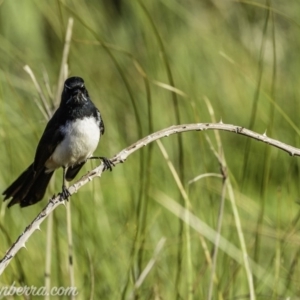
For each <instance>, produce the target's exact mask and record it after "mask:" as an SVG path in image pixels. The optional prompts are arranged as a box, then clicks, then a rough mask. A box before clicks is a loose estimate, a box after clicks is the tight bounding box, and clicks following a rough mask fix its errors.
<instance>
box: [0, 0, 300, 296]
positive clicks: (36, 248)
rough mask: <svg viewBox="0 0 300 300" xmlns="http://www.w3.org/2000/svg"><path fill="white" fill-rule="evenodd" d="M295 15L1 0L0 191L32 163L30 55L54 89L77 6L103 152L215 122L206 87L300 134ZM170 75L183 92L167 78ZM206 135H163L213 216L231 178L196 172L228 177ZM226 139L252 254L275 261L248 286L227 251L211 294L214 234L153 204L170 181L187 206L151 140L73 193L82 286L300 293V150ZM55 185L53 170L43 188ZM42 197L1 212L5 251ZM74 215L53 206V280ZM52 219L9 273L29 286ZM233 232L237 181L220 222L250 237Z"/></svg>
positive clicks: (227, 7)
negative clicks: (293, 152) (296, 153)
mask: <svg viewBox="0 0 300 300" xmlns="http://www.w3.org/2000/svg"><path fill="white" fill-rule="evenodd" d="M299 13H300V5H299V2H298V1H294V0H292V1H289V3H288V4H287V3H284V2H280V1H271V0H266V1H259V0H258V1H228V0H226V1H224V0H203V1H197V0H188V1H179V0H178V1H171V0H164V1H160V0H145V1H142V0H141V1H137V0H136V1H125V0H124V1H117V0H116V1H104V0H102V1H92V0H90V1H75V0H74V1H71V0H68V1H67V0H66V1H38V0H34V1H29V0H25V1H5V0H4V1H1V3H0V51H1V52H0V53H1V55H0V79H1V80H0V137H1V143H0V165H1V170H2V172H1V175H0V190H1V191H3V190H4V189H5V188H6V187H7V185H8V184H10V183H11V181H12V180H14V179H15V178H16V177H17V176H18V175H19V174H20V172H22V171H23V170H24V169H25V168H26V167H27V166H28V165H29V164H30V163H31V162H32V159H33V157H34V153H35V149H36V146H37V143H38V140H39V138H40V136H41V134H42V131H43V129H44V127H45V124H46V121H45V118H44V117H43V115H42V113H41V111H40V110H39V108H38V107H37V105H36V104H35V101H34V99H38V98H39V95H38V93H37V91H36V89H35V87H34V84H33V83H32V81H31V79H30V77H29V75H28V74H27V73H26V72H25V71H24V70H23V67H24V66H25V65H29V66H30V67H31V69H32V70H33V72H34V74H35V76H36V78H37V80H38V82H39V83H40V84H41V86H42V88H43V90H44V92H45V94H46V95H47V98H49V99H53V95H55V94H56V86H57V81H58V74H59V70H60V64H61V59H62V52H63V47H64V38H65V33H66V27H67V23H68V19H69V18H70V17H73V18H74V26H73V33H72V42H71V47H70V54H69V57H68V67H69V71H70V75H78V76H81V77H83V78H84V79H85V82H86V86H87V88H88V90H89V93H90V95H91V97H92V99H93V101H94V103H95V104H96V105H97V107H98V108H99V109H100V111H101V113H102V116H103V119H104V122H105V126H106V132H105V135H104V136H103V137H102V140H101V142H100V145H99V147H98V149H97V152H96V153H95V155H104V156H108V157H112V156H113V155H114V154H116V153H117V152H119V151H120V150H121V149H123V148H125V147H127V146H129V145H130V144H132V143H134V142H135V141H136V140H138V139H139V138H141V137H143V136H146V135H147V134H149V133H150V132H153V131H156V130H160V129H162V128H165V127H168V126H170V125H173V124H177V123H178V122H179V121H180V123H194V122H210V121H211V120H212V118H211V114H210V113H209V111H208V108H207V105H206V102H205V100H204V99H207V100H208V101H209V102H210V103H211V105H212V107H213V110H214V113H215V117H216V119H217V121H219V120H222V121H223V122H224V123H231V124H236V125H239V126H244V127H246V128H249V129H252V130H254V131H256V132H259V133H263V132H265V131H266V132H267V135H270V136H272V137H273V138H275V139H278V140H280V141H283V142H285V143H287V144H291V145H294V146H296V147H299V146H300V140H299V132H300V131H299V125H298V124H299V117H298V115H299V99H300V95H299V93H300V92H299V89H298V83H299V70H300V56H299V49H300V40H299V27H300V23H299V22H298V16H299ZM137 65H139V66H140V67H139V68H137ZM141 69H142V70H143V72H145V75H146V76H143V72H142V71H141ZM47 77H48V78H49V85H50V88H51V92H48V91H47V88H46V86H45V82H47V80H45V78H47ZM155 82H160V83H164V84H165V86H162V85H158V84H155ZM172 85H174V87H175V88H176V89H178V90H179V91H180V92H177V93H174V92H172V91H170V86H172ZM176 109H177V110H176ZM178 119H179V121H178ZM205 136H207V137H209V138H210V139H211V140H212V143H213V145H214V146H215V147H217V142H216V140H215V134H214V133H213V132H207V133H204V132H200V133H199V132H191V133H185V134H183V135H181V138H178V137H177V136H171V137H168V138H165V139H163V140H162V143H163V145H164V147H165V149H166V151H167V153H168V156H169V158H170V161H171V163H172V164H173V165H174V167H175V170H176V171H177V173H178V174H179V176H180V178H181V181H182V185H183V188H184V190H185V191H186V193H187V195H188V197H189V200H190V202H191V206H192V207H191V208H190V209H191V211H192V212H193V214H195V216H197V217H198V218H199V219H201V220H202V221H203V222H205V223H206V224H207V225H208V226H210V227H211V228H213V229H216V228H217V222H218V220H220V215H219V208H220V203H221V201H222V186H223V183H222V179H220V178H216V177H205V178H203V179H201V180H198V181H196V182H194V183H192V184H188V182H189V181H190V180H192V179H193V178H195V177H197V176H199V175H201V174H207V173H219V174H220V166H219V162H218V160H217V159H216V157H215V156H214V154H213V152H212V151H211V149H210V146H209V144H208V143H207V141H206V139H205ZM220 136H221V143H222V150H223V152H224V157H225V159H226V162H227V167H228V173H229V176H230V180H231V183H232V186H233V190H234V195H235V200H236V204H237V207H238V212H239V216H240V219H241V230H242V232H243V235H244V239H245V243H246V247H247V253H248V255H249V257H250V258H251V259H253V260H254V261H255V262H256V263H257V264H258V265H259V266H260V267H261V268H263V270H264V272H265V273H264V276H263V277H262V278H257V277H256V276H255V275H253V280H254V283H253V288H254V293H253V290H252V292H251V284H250V285H249V278H248V279H247V275H246V272H245V268H244V266H243V264H240V263H238V262H236V261H235V260H234V258H232V257H230V256H229V255H227V254H226V253H224V252H223V251H222V250H219V252H218V256H217V260H216V270H215V272H216V273H215V278H214V280H213V283H212V287H213V288H212V291H211V292H209V286H210V285H211V282H212V281H211V270H212V263H211V259H212V255H213V251H214V247H215V245H216V244H215V243H212V242H210V241H208V240H206V239H205V238H203V236H202V235H201V234H200V233H199V232H198V231H197V230H194V229H193V228H192V227H190V226H186V225H184V223H183V222H182V221H181V220H180V219H179V218H178V217H177V216H175V215H174V214H172V213H171V212H170V210H169V209H168V208H166V207H164V206H162V205H161V204H160V202H157V201H160V199H159V198H160V197H163V196H162V195H163V194H164V195H165V197H169V198H171V199H173V200H174V201H176V202H177V203H180V204H181V205H183V206H184V202H183V199H182V196H181V194H180V191H179V188H178V185H177V184H176V182H175V180H174V178H173V175H172V174H171V172H170V169H169V167H168V165H167V162H166V159H164V158H163V156H162V153H161V151H160V149H159V147H158V146H157V144H153V145H151V146H150V147H146V148H144V149H142V151H139V152H137V153H135V154H134V155H132V156H131V157H129V159H128V160H127V161H126V163H124V164H123V165H118V166H117V167H116V168H115V169H114V170H113V172H112V173H108V172H107V173H105V174H103V176H102V178H101V180H94V181H93V182H91V183H90V184H88V185H87V186H85V187H84V188H82V189H81V190H80V192H79V193H78V194H76V195H74V196H72V199H71V201H70V203H71V211H72V232H73V253H74V276H75V286H76V287H77V288H78V290H79V296H78V299H130V297H131V296H132V298H134V299H209V298H211V299H248V298H249V299H251V298H252V299H254V298H253V297H254V296H253V295H255V296H256V298H257V299H283V298H287V297H288V296H290V297H291V299H297V298H298V297H300V288H299V277H300V270H299V264H298V259H299V244H300V239H299V216H300V215H299V205H298V204H297V202H299V183H300V180H299V179H300V176H299V162H298V159H297V158H294V157H289V156H288V155H287V154H286V153H283V152H282V151H279V150H278V149H274V148H272V149H271V148H270V147H267V146H266V145H264V144H262V143H257V142H256V141H249V140H247V139H246V138H244V137H240V136H236V135H234V134H230V133H223V132H222V133H220ZM93 166H96V162H93V163H91V162H89V163H88V164H87V166H86V167H85V169H84V171H82V172H81V174H84V172H86V171H87V170H90V169H91V168H92V167H93ZM60 189H61V172H57V175H56V176H55V182H54V183H53V184H52V185H51V186H50V187H49V188H48V193H47V197H48V198H49V197H50V196H51V195H53V194H54V193H57V192H59V191H60ZM47 197H45V198H46V199H47ZM46 199H45V200H44V201H43V202H41V203H38V204H37V205H35V206H32V207H30V208H26V209H23V210H21V209H19V208H18V207H13V208H12V209H10V210H7V209H6V203H2V206H1V212H0V213H1V215H0V226H1V230H0V246H1V247H0V254H1V257H2V256H4V254H5V252H6V250H7V249H8V248H9V247H10V245H11V244H12V242H13V241H15V240H16V238H17V237H18V236H19V234H20V233H21V232H22V231H23V230H24V228H25V227H26V226H27V225H28V224H29V223H30V222H31V221H32V220H33V218H34V217H35V216H36V215H37V214H38V212H40V210H41V209H42V208H43V207H44V206H45V203H46V201H47V200H46ZM66 226H67V222H66V210H65V208H64V207H63V206H61V207H59V208H58V209H57V210H56V211H55V213H54V215H53V239H52V247H51V255H52V257H51V286H69V285H70V281H69V271H68V244H67V229H66ZM46 228H47V225H46V222H45V223H44V224H43V225H42V227H41V232H35V233H34V235H33V236H32V237H31V238H30V240H29V242H28V243H27V245H26V246H27V250H25V249H22V250H21V251H20V252H19V253H18V254H17V256H16V258H15V259H13V261H12V262H11V264H10V265H9V266H8V267H7V269H6V270H5V272H4V274H3V275H2V277H1V281H0V282H1V286H6V285H10V284H12V282H13V281H16V283H17V285H20V286H23V285H24V284H27V285H35V286H43V285H44V284H45V283H44V282H45V278H44V273H45V260H46V248H47V245H46ZM237 230H238V228H237V223H236V219H235V218H233V212H232V205H231V202H230V201H229V196H228V193H227V194H226V199H225V205H224V211H223V220H222V228H221V234H222V236H223V237H225V238H226V239H227V240H229V241H230V243H232V244H233V245H235V246H236V247H237V248H239V249H240V248H241V245H240V241H239V238H238V233H237ZM162 237H165V238H166V242H165V244H164V245H163V246H162V248H161V251H160V252H159V253H158V255H157V259H156V261H155V264H154V265H153V266H152V268H151V271H150V272H149V274H148V276H147V277H146V278H145V280H144V281H143V283H142V284H141V286H139V287H138V288H136V289H135V287H134V286H135V283H136V282H137V280H138V278H139V277H140V275H141V274H142V272H143V270H144V269H145V268H146V266H147V264H148V262H149V261H150V260H151V258H153V255H154V254H153V253H154V251H155V249H156V247H157V244H158V243H159V241H160V240H161V238H162ZM206 247H207V248H206ZM267 279H270V280H271V282H272V284H268V283H267V282H266V281H267ZM251 293H252V294H251Z"/></svg>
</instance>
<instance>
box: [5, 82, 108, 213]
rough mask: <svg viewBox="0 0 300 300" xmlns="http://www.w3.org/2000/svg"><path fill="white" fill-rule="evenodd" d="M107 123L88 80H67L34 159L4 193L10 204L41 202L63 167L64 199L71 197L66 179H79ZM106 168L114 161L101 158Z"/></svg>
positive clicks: (23, 204)
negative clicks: (87, 83)
mask: <svg viewBox="0 0 300 300" xmlns="http://www.w3.org/2000/svg"><path fill="white" fill-rule="evenodd" d="M103 133H104V123H103V120H102V117H101V115H100V112H99V110H98V109H97V108H96V107H95V105H94V103H93V102H92V100H91V99H90V97H89V94H88V91H87V90H86V88H85V85H84V81H83V79H82V78H80V77H70V78H68V79H67V80H66V81H65V84H64V89H63V92H62V95H61V102H60V106H59V108H58V109H57V110H56V112H55V113H54V115H53V116H52V118H51V119H50V121H49V122H48V124H47V126H46V128H45V131H44V133H43V135H42V137H41V139H40V142H39V144H38V146H37V149H36V153H35V158H34V162H33V163H32V164H31V165H30V166H29V167H28V168H27V169H26V170H25V171H24V172H23V173H22V174H21V175H20V176H19V177H18V178H17V179H16V180H15V181H14V182H13V183H12V184H11V185H10V186H9V187H8V188H7V189H6V190H5V191H4V192H3V195H4V196H5V198H4V200H7V199H9V198H12V199H11V201H10V202H9V204H8V207H10V206H12V205H14V204H17V203H20V206H21V207H25V206H29V205H32V204H35V203H36V202H38V201H40V200H41V199H42V198H43V197H44V195H45V191H46V188H47V186H48V183H49V181H50V179H51V176H52V174H53V172H54V171H55V169H58V168H59V167H62V168H63V185H62V194H61V196H62V198H63V199H65V198H68V196H69V195H68V192H67V189H66V186H65V180H67V181H70V180H72V179H74V178H75V176H76V175H77V173H78V172H79V170H80V169H81V167H82V166H83V165H84V164H85V162H86V161H87V159H89V158H94V157H92V154H93V152H94V151H95V149H96V148H97V145H98V142H99V140H100V136H101V135H102V134H103ZM100 158H101V159H102V160H103V162H104V165H105V168H106V169H110V170H111V169H112V166H113V163H112V162H111V161H110V160H108V159H107V158H105V157H100Z"/></svg>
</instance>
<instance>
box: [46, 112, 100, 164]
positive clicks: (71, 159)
mask: <svg viewBox="0 0 300 300" xmlns="http://www.w3.org/2000/svg"><path fill="white" fill-rule="evenodd" d="M61 130H62V132H63V134H64V136H65V137H64V139H63V141H62V142H61V143H60V144H59V145H58V146H57V147H56V149H55V150H54V152H53V154H52V156H51V157H50V158H49V159H48V161H47V162H46V164H45V165H46V167H47V168H48V169H51V170H54V169H56V168H59V167H62V166H65V167H70V166H73V165H76V164H78V163H80V162H83V161H85V160H86V159H87V158H89V157H91V156H92V154H93V152H94V151H95V150H96V148H97V146H98V143H99V140H100V128H99V126H98V124H97V122H96V120H95V118H94V117H88V118H87V117H86V118H83V119H78V120H76V121H71V122H67V124H66V125H65V126H64V127H63V128H62V129H61Z"/></svg>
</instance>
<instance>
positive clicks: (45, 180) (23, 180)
mask: <svg viewBox="0 0 300 300" xmlns="http://www.w3.org/2000/svg"><path fill="white" fill-rule="evenodd" d="M45 170H46V169H45V168H43V169H41V170H39V171H38V172H35V171H34V169H33V164H31V165H30V166H29V167H28V168H27V169H26V170H25V171H24V172H23V173H22V174H21V175H20V176H19V177H18V178H17V179H16V180H15V181H14V182H13V183H12V184H11V185H10V186H9V187H8V188H7V189H6V190H5V191H4V192H3V194H2V195H4V196H5V197H4V201H5V200H7V199H9V198H12V199H11V201H10V202H9V203H8V207H11V206H12V205H14V204H17V203H20V206H21V207H25V206H29V205H32V204H35V203H36V202H38V201H40V200H42V198H43V197H44V195H45V192H46V188H47V186H48V184H49V181H50V179H51V177H52V174H53V172H50V173H45Z"/></svg>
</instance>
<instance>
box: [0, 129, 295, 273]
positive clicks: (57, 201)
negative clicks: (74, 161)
mask: <svg viewBox="0 0 300 300" xmlns="http://www.w3.org/2000/svg"><path fill="white" fill-rule="evenodd" d="M202 130H224V131H229V132H233V133H237V134H240V135H244V136H247V137H249V138H253V139H256V140H258V141H261V142H264V143H267V144H269V145H271V146H273V147H276V148H279V149H280V150H283V151H285V152H287V153H289V154H290V155H291V156H300V149H298V148H295V147H293V146H290V145H287V144H284V143H282V142H280V141H277V140H275V139H271V138H269V137H267V136H266V135H265V134H259V133H256V132H254V131H251V130H249V129H246V128H244V127H240V126H236V125H231V124H223V123H198V124H183V125H176V126H171V127H168V128H166V129H163V130H160V131H157V132H155V133H152V134H150V135H148V136H146V137H144V138H143V139H141V140H139V141H137V142H136V143H134V144H132V145H131V146H129V147H127V148H126V149H124V150H122V151H121V152H119V153H118V154H116V155H115V156H114V157H113V158H112V159H111V161H112V162H113V163H114V164H115V165H117V164H119V163H123V162H124V161H125V160H126V159H127V157H128V156H129V155H131V154H132V153H133V152H135V151H137V150H138V149H140V148H142V147H144V146H147V145H148V144H150V143H152V142H153V141H156V140H158V139H161V138H163V137H168V136H169V135H172V134H175V133H182V132H186V131H202ZM103 167H104V165H103V163H101V164H100V165H99V166H98V167H96V168H95V169H93V170H92V171H90V172H89V173H87V174H86V175H85V176H83V177H82V178H81V179H80V180H78V181H77V182H76V183H74V184H73V185H71V186H70V187H69V189H68V191H69V193H70V195H72V194H74V193H76V192H77V191H78V190H79V189H80V188H81V187H82V186H84V185H85V184H87V183H88V182H89V181H91V180H93V179H94V178H95V177H100V176H101V174H102V172H103ZM61 204H64V201H61V198H60V195H58V196H54V197H53V198H52V199H51V200H50V201H49V203H48V204H47V205H46V207H45V208H44V209H43V210H42V211H41V212H40V213H39V214H38V216H37V217H36V218H35V219H34V220H33V221H32V222H31V224H29V225H28V226H27V227H26V228H25V230H24V232H23V233H22V234H21V235H20V236H19V237H18V239H17V240H16V242H15V243H14V244H13V245H12V246H11V247H10V248H9V249H8V250H7V252H6V254H5V256H4V257H3V258H2V259H1V260H0V275H1V274H2V273H3V271H4V269H5V268H6V267H7V265H8V264H9V263H10V261H11V260H12V258H13V257H14V256H15V255H16V253H17V252H18V251H19V250H20V249H21V248H22V247H25V243H26V242H27V240H28V239H29V237H30V236H31V235H32V233H33V232H34V231H35V230H37V229H39V228H40V224H41V223H42V222H43V221H44V220H45V219H46V217H48V216H49V214H50V213H51V212H52V211H53V210H54V209H56V207H57V206H59V205H61Z"/></svg>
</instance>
